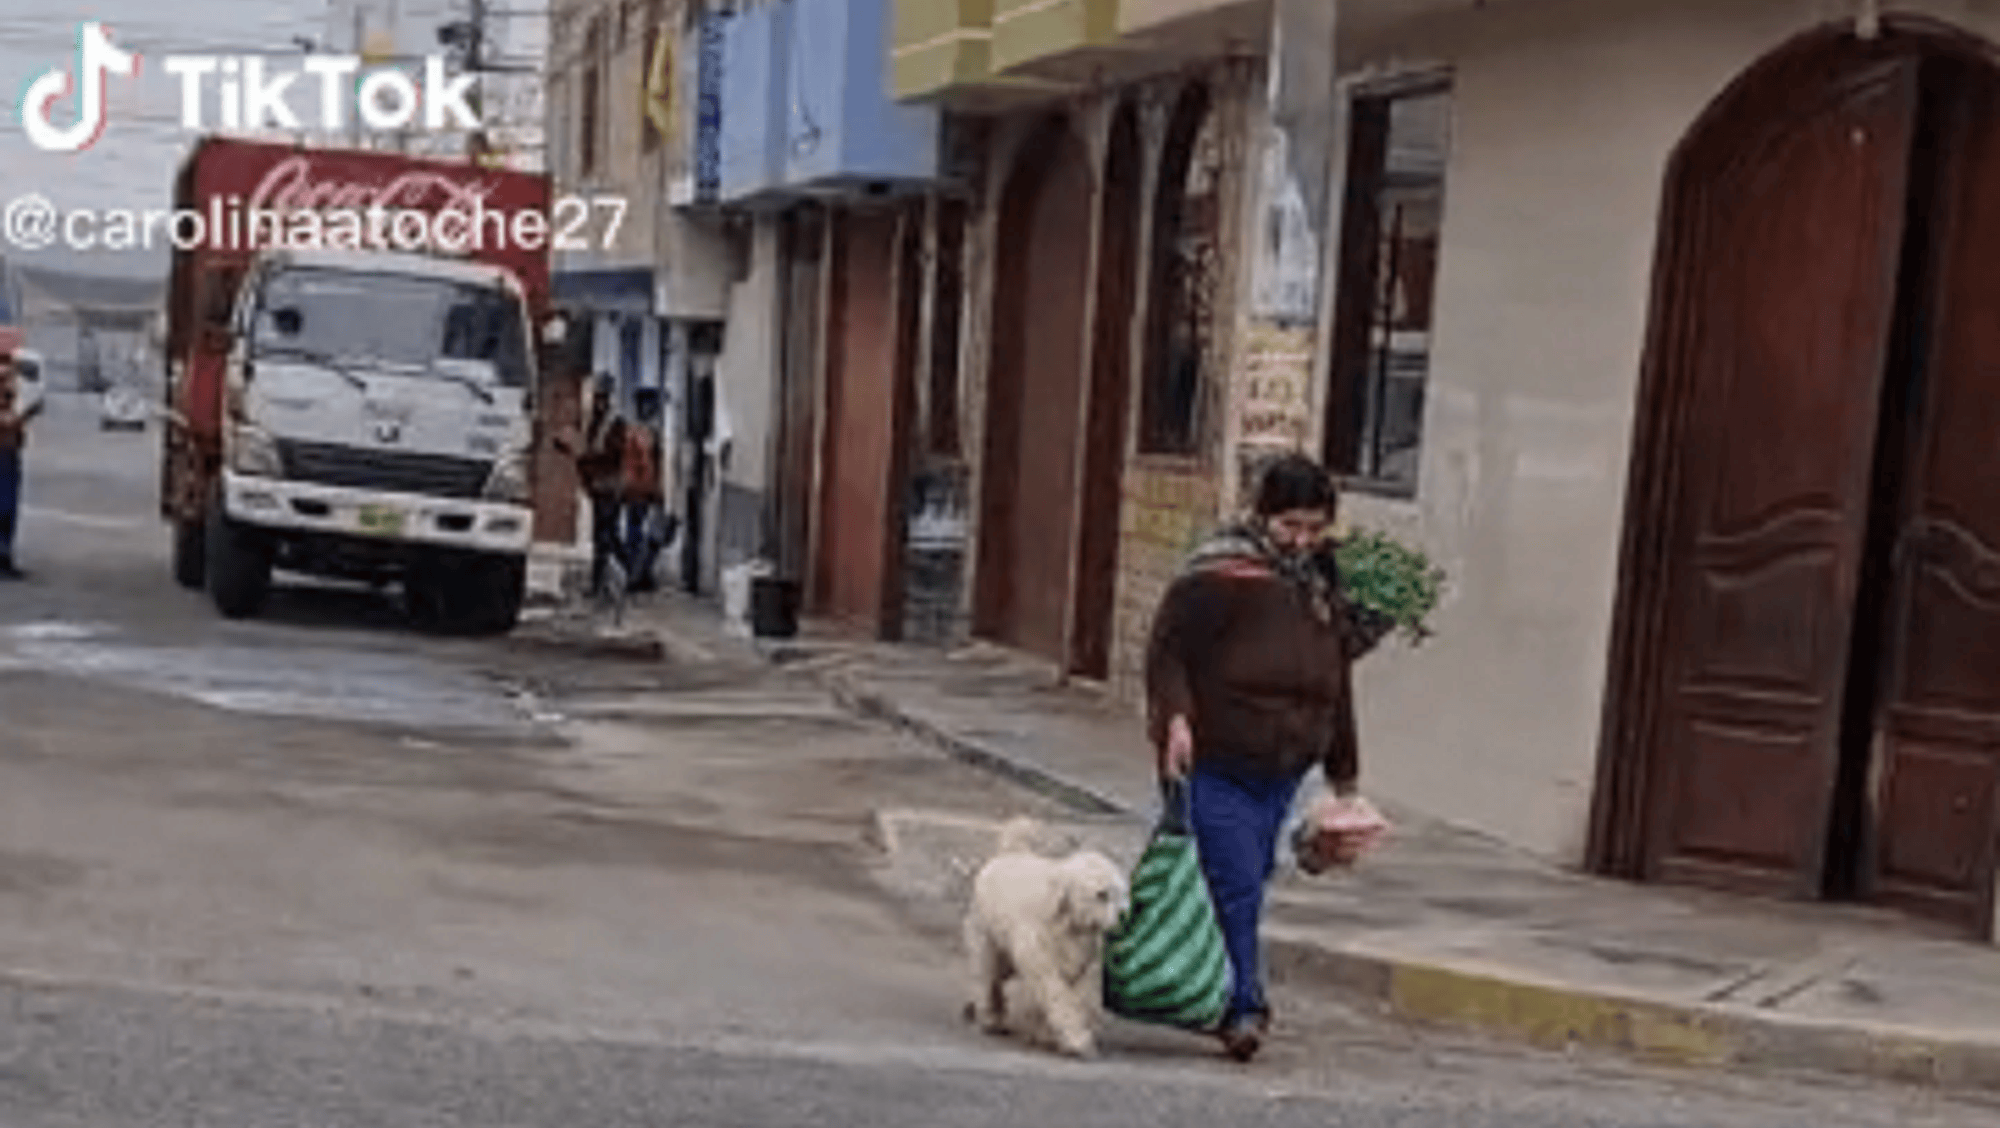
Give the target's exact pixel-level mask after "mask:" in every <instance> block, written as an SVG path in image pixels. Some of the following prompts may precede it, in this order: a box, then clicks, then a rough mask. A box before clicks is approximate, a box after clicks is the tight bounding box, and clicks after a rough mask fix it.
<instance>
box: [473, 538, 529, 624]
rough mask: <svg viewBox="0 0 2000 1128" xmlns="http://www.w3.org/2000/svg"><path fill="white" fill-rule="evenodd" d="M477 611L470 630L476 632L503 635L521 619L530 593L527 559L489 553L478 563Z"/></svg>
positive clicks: (475, 569)
mask: <svg viewBox="0 0 2000 1128" xmlns="http://www.w3.org/2000/svg"><path fill="white" fill-rule="evenodd" d="M473 575H474V577H475V578H476V581H477V582H475V583H474V584H472V585H471V589H472V591H474V592H475V593H476V596H475V598H476V600H477V603H476V610H475V611H474V612H473V614H472V616H471V619H472V622H471V629H472V630H473V632H474V633H477V634H487V635H502V634H506V633H508V632H509V631H512V630H513V629H514V628H515V627H516V626H517V625H519V623H520V622H521V604H522V603H523V602H525V601H526V599H527V596H528V562H527V560H526V559H523V558H521V557H511V556H489V557H484V558H482V559H480V560H478V561H477V562H476V565H475V567H474V569H473Z"/></svg>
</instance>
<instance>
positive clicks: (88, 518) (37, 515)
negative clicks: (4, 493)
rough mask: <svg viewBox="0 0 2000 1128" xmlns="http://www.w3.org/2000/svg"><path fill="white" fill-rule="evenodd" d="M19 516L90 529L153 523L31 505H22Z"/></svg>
mask: <svg viewBox="0 0 2000 1128" xmlns="http://www.w3.org/2000/svg"><path fill="white" fill-rule="evenodd" d="M21 517H22V519H23V520H38V521H55V522H58V523H60V524H66V525H82V526H84V527H85V528H90V529H137V528H140V527H142V526H148V525H151V524H153V522H152V521H151V520H150V519H148V518H144V517H105V516H102V515H100V514H92V513H71V512H70V511H69V510H67V509H41V508H38V507H36V506H33V505H24V506H22V507H21Z"/></svg>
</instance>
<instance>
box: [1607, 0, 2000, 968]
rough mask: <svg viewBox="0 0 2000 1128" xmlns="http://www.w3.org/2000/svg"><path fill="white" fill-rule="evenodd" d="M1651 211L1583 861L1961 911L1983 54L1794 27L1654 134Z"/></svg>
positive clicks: (1748, 886) (1991, 797) (1996, 624)
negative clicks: (1797, 31)
mask: <svg viewBox="0 0 2000 1128" xmlns="http://www.w3.org/2000/svg"><path fill="white" fill-rule="evenodd" d="M1661 238H1662V242H1661V249H1660V252H1661V253H1660V262H1659V268H1658V270H1659V273H1658V277H1657V281H1656V296H1655V309H1654V315H1653V316H1654V320H1653V325H1652V327H1651V330H1650V333H1651V337H1650V339H1649V341H1648V352H1647V364H1646V370H1645V372H1644V375H1643V377H1642V381H1641V388H1640V409H1641V410H1640V422H1639V425H1638V432H1637V434H1636V435H1635V448H1634V463H1633V472H1632V476H1631V491H1632V492H1631V495H1630V497H1629V499H1628V505H1627V521H1628V527H1627V533H1626V538H1625V544H1624V547H1623V560H1622V562H1621V575H1620V590H1619V598H1618V607H1617V613H1616V625H1615V634H1614V651H1613V662H1612V683H1611V685H1610V687H1609V692H1608V694H1607V715H1606V732H1605V743H1604V748H1603V753H1602V763H1601V770H1600V777H1599V787H1598V793H1597V797H1596V799H1597V806H1596V810H1595V812H1594V816H1593V826H1592V849H1591V852H1592V862H1593V865H1594V867H1595V868H1597V869H1599V870H1600V871H1602V872H1607V873H1614V874H1620V875H1624V876H1630V877H1636V878H1640V879H1645V880H1663V881H1669V882H1681V883H1687V884H1694V885H1702V886H1708V887H1714V888H1723V889H1730V890H1738V891H1745V892H1753V893H1762V894H1769V895H1778V896H1786V897H1793V898H1800V899H1822V898H1859V899H1865V900H1869V901H1873V902H1876V903H1880V904H1887V905H1895V906H1899V907H1901V908H1904V909H1907V910H1910V911H1912V912H1914V913H1916V914H1919V915H1921V916H1925V917H1929V918H1933V919H1937V920H1940V921H1944V922H1948V923H1950V924H1951V925H1953V926H1955V927H1957V928H1959V929H1961V930H1963V931H1965V932H1967V933H1969V934H1972V935H1976V936H1979V937H1982V938H1985V937H1990V936H1991V935H1992V932H1993V911H1994V879H1995V876H1996V867H1995V842H1996V829H2000V824H1996V819H1995V816H1996V804H1995V792H1996V788H2000V491H1996V490H1994V489H1992V488H1991V486H1990V483H1992V482H1995V481H2000V443H1995V441H1994V436H1995V435H2000V70H1996V68H1995V67H1994V65H1993V64H1992V62H1991V61H1990V60H1989V58H1988V57H1987V54H1986V52H1985V51H1984V49H1983V48H1980V47H1978V46H1977V45H1975V44H1971V43H1969V42H1968V41H1967V40H1966V39H1965V38H1964V37H1961V36H1958V35H1955V34H1953V33H1950V32H1948V31H1944V30H1942V29H1939V28H1937V27H1935V26H1934V25H1930V24H1926V23H1919V22H1915V21H1900V22H1895V23H1893V24H1891V25H1890V26H1889V27H1887V28H1886V29H1885V32H1884V34H1883V35H1882V36H1881V37H1880V38H1878V39H1875V40H1869V41H1864V40H1860V39H1857V38H1855V37H1853V36H1852V35H1851V34H1849V33H1848V32H1847V31H1846V29H1845V28H1844V27H1842V28H1838V29H1835V28H1829V29H1826V30H1822V31H1818V32H1814V33H1811V34H1809V35H1807V36H1805V37H1802V38H1801V39H1800V40H1798V41H1795V42H1794V43H1793V44H1791V45H1789V46H1787V47H1785V48H1783V49H1781V50H1780V51H1779V52H1777V53H1776V54H1774V55H1773V56H1771V57H1769V58H1767V59H1766V60H1764V61H1763V62H1761V63H1759V64H1758V65H1757V66H1756V67H1754V68H1752V70H1751V71H1750V72H1749V73H1748V74H1746V75H1745V76H1744V77H1743V78H1741V79H1740V80H1738V82H1737V83H1736V84H1735V85H1733V86H1732V87H1731V88H1730V89H1729V90H1728V91H1726V92H1725V93H1724V94H1723V96H1722V97H1721V98H1720V99H1719V100H1718V101H1717V102H1716V104H1715V105H1714V106H1712V107H1711V108H1710V110H1709V111H1708V113H1707V114H1705V115H1704V116H1703V118H1702V119H1701V121H1700V122H1698V123H1697V124H1696V126H1695V128H1694V130H1693V131H1692V132H1691V133H1690V134H1689V137H1688V138H1687V139H1686V140H1685V141H1684V142H1683V143H1682V146H1681V148H1680V149H1679V150H1678V151H1677V152H1676V154H1675V157H1674V161H1673V165H1672V167H1671V170H1670V172H1669V182H1668V189H1667V200H1666V206H1665V211H1664V213H1663V217H1662V236H1661Z"/></svg>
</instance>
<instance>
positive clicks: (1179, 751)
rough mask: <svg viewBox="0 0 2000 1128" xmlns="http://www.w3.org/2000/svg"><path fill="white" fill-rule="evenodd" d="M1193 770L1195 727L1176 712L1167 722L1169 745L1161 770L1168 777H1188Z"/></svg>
mask: <svg viewBox="0 0 2000 1128" xmlns="http://www.w3.org/2000/svg"><path fill="white" fill-rule="evenodd" d="M1193 770H1194V729H1193V728H1192V727H1190V726H1189V725H1188V719H1187V718H1186V717H1183V716H1180V715H1179V714H1175V716H1174V718H1173V719H1172V720H1170V721H1168V722H1167V747H1166V750H1165V751H1164V752H1163V754H1162V757H1161V760H1160V771H1161V773H1162V774H1163V775H1165V776H1166V777H1167V778H1168V779H1186V778H1187V776H1188V773H1189V772H1190V771H1193Z"/></svg>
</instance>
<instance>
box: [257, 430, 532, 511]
mask: <svg viewBox="0 0 2000 1128" xmlns="http://www.w3.org/2000/svg"><path fill="white" fill-rule="evenodd" d="M278 452H279V454H280V455H281V456H282V457H283V458H284V460H285V476H286V477H287V478H290V479H292V480H293V481H296V482H313V483H316V484H318V485H322V486H343V487H346V488H348V489H359V490H383V491H386V492H389V493H410V494H423V495H426V496H429V497H450V498H476V497H478V496H479V494H480V491H481V490H483V489H485V487H486V479H487V477H488V476H489V475H490V474H491V473H492V472H493V463H491V462H488V461H483V460H481V459H476V458H454V457H452V456H451V455H448V454H410V453H408V452H407V451H387V450H357V449H356V448H354V447H346V446H335V445H331V444H327V443H303V442H296V441H290V440H281V441H280V442H279V443H278Z"/></svg>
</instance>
